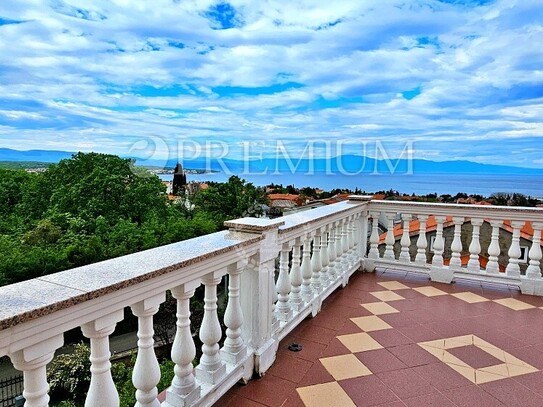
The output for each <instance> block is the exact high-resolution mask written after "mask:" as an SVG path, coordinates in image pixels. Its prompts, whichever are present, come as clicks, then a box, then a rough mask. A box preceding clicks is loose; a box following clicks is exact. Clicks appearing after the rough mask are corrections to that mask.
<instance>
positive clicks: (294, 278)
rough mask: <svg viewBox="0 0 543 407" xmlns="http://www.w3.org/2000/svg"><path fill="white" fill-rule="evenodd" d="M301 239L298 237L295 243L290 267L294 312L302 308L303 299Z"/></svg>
mask: <svg viewBox="0 0 543 407" xmlns="http://www.w3.org/2000/svg"><path fill="white" fill-rule="evenodd" d="M301 246H302V243H301V239H300V238H299V237H298V238H296V240H295V241H294V246H293V249H292V262H291V266H290V284H291V287H290V295H289V298H290V305H291V307H292V309H293V310H294V311H299V310H300V309H301V308H302V302H303V298H302V295H301V286H302V282H303V276H302V268H301V267H300V263H301V261H300V255H301Z"/></svg>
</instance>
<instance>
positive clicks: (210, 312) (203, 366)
mask: <svg viewBox="0 0 543 407" xmlns="http://www.w3.org/2000/svg"><path fill="white" fill-rule="evenodd" d="M220 282H221V274H220V273H211V274H208V275H207V276H205V277H204V278H202V283H203V284H204V286H205V292H204V318H203V320H202V326H201V327H200V340H201V341H202V344H203V345H202V357H201V358H200V364H199V365H198V366H197V367H196V378H197V379H198V380H201V381H202V382H204V383H209V384H215V383H217V381H218V380H219V379H221V378H222V377H223V376H224V375H225V374H226V366H225V364H224V363H223V361H222V360H221V357H220V354H219V341H220V340H221V336H222V332H221V324H220V323H219V317H218V315H217V285H218V284H219V283H220Z"/></svg>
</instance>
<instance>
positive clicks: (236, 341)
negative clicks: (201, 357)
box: [221, 261, 247, 365]
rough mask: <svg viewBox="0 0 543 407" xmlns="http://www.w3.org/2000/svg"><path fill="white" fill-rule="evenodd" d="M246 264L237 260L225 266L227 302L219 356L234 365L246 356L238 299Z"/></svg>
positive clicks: (241, 314)
mask: <svg viewBox="0 0 543 407" xmlns="http://www.w3.org/2000/svg"><path fill="white" fill-rule="evenodd" d="M246 265H247V262H246V261H239V262H237V263H234V264H231V265H229V266H228V267H227V272H228V304H227V305H226V311H225V312H224V324H225V325H226V339H225V340H224V346H223V348H222V349H221V356H222V359H223V360H224V361H226V362H228V363H231V364H234V365H235V364H238V363H240V362H241V361H242V360H243V359H244V358H245V357H246V356H247V347H246V346H245V343H244V342H243V338H242V337H241V333H242V332H241V326H242V325H243V311H242V309H241V304H240V300H239V296H240V283H241V273H242V272H243V269H244V268H245V266H246Z"/></svg>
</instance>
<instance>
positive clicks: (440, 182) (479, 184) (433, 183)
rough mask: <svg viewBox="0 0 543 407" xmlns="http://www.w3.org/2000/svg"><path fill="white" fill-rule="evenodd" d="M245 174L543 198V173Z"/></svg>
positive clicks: (298, 182) (259, 180)
mask: <svg viewBox="0 0 543 407" xmlns="http://www.w3.org/2000/svg"><path fill="white" fill-rule="evenodd" d="M229 176H230V174H226V173H223V172H218V173H211V174H187V180H188V181H200V182H205V181H216V182H225V181H227V180H228V177H229ZM239 176H240V177H241V178H243V179H245V180H246V181H248V182H252V183H253V184H255V185H259V186H263V185H268V184H270V183H272V182H273V183H275V184H283V185H284V186H286V185H290V184H294V186H295V187H298V188H301V187H306V186H310V187H315V188H322V189H324V190H328V191H329V190H331V189H334V188H349V189H352V190H354V189H355V188H359V189H360V190H363V191H367V192H375V191H381V190H389V189H394V190H397V191H399V192H400V193H407V194H412V193H415V194H418V195H425V194H430V193H437V194H438V195H443V194H451V195H456V194H457V193H458V192H465V193H467V194H480V195H483V196H489V195H491V194H492V193H494V192H520V193H522V194H525V195H529V196H533V197H537V198H543V176H541V175H491V174H478V175H474V174H424V175H404V174H399V175H383V174H379V175H373V174H360V175H344V174H333V175H330V174H318V173H316V174H299V173H294V174H290V173H288V174H262V175H260V174H259V175H256V174H245V175H243V174H240V175H239ZM160 177H161V178H162V179H163V180H171V179H172V175H161V176H160Z"/></svg>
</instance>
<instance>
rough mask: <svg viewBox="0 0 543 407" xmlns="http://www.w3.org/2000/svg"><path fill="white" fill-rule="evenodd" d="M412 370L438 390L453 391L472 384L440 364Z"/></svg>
mask: <svg viewBox="0 0 543 407" xmlns="http://www.w3.org/2000/svg"><path fill="white" fill-rule="evenodd" d="M413 370H414V371H415V372H416V373H418V374H419V375H420V376H421V377H424V379H426V380H427V381H428V382H429V383H431V385H432V386H434V387H435V388H436V389H438V390H447V389H453V388H455V387H463V386H469V385H470V384H472V383H471V382H470V381H469V380H468V379H466V378H465V377H463V376H462V375H460V374H459V373H457V372H456V371H455V370H453V369H452V368H450V367H449V366H447V365H446V364H444V363H441V362H438V363H431V364H428V365H423V366H418V367H414V368H413Z"/></svg>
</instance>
